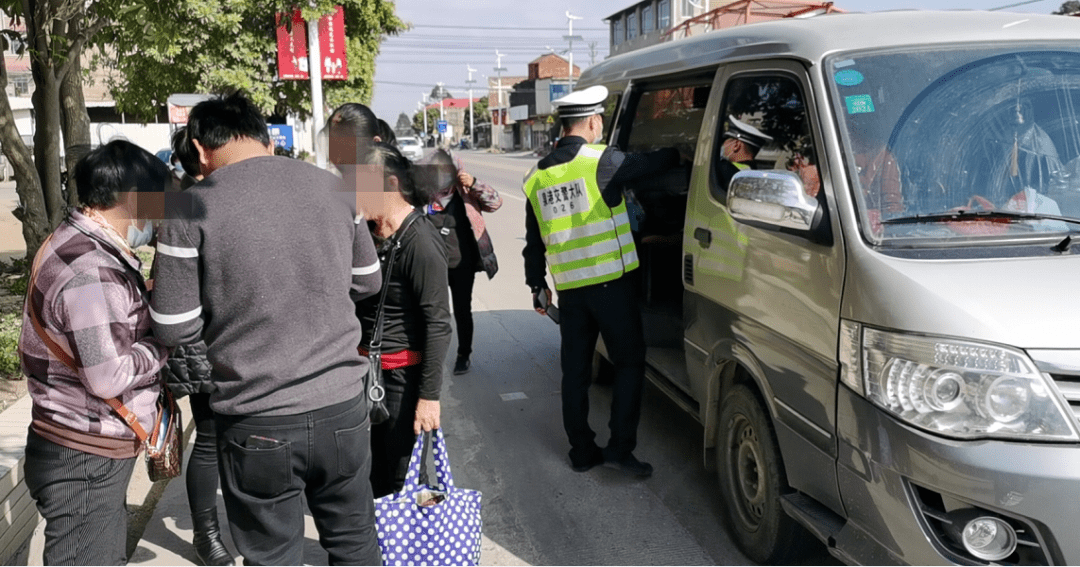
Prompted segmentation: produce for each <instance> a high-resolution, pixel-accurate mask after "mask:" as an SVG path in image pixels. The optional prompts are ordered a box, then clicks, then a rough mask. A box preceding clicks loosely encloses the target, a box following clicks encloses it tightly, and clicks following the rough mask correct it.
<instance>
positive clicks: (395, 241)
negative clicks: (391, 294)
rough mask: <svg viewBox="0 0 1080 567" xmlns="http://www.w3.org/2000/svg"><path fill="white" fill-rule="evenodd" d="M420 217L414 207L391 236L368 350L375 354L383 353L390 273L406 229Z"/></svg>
mask: <svg viewBox="0 0 1080 567" xmlns="http://www.w3.org/2000/svg"><path fill="white" fill-rule="evenodd" d="M418 218H420V212H418V211H417V210H416V209H413V211H412V212H411V213H409V216H408V217H406V219H405V222H404V223H402V225H401V228H400V229H398V231H397V232H395V233H394V235H393V236H391V237H390V257H389V258H387V260H386V270H385V273H383V284H382V293H380V294H379V307H378V309H377V310H376V311H375V329H374V330H373V331H372V332H371V346H370V347H369V348H368V352H369V353H371V354H374V355H378V354H381V350H382V333H383V314H384V313H383V310H384V308H385V307H386V293H387V292H388V291H389V289H390V273H391V272H392V271H393V269H394V260H395V259H396V258H397V252H398V249H399V248H401V239H402V237H404V236H405V231H406V230H408V229H409V227H410V226H412V223H413V221H415V220H416V219H418Z"/></svg>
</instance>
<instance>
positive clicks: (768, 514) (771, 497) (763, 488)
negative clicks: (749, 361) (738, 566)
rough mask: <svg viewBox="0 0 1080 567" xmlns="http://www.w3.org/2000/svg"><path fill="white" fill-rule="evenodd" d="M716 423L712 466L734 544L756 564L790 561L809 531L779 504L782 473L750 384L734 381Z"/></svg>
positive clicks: (783, 483) (769, 428) (768, 426)
mask: <svg viewBox="0 0 1080 567" xmlns="http://www.w3.org/2000/svg"><path fill="white" fill-rule="evenodd" d="M717 427H718V429H719V430H718V431H717V442H718V443H720V445H719V447H718V451H717V457H718V459H719V463H718V465H719V466H717V467H716V470H717V474H718V475H719V481H720V493H721V497H722V499H723V502H724V509H725V514H726V516H727V521H728V525H729V526H730V528H731V534H732V536H734V538H735V543H736V544H737V545H738V546H739V549H740V550H742V552H743V553H744V554H746V556H747V557H749V558H750V559H752V560H754V561H755V562H757V563H765V564H774V565H775V564H781V565H782V564H789V563H791V561H792V560H794V559H796V558H797V557H799V556H800V555H801V553H802V551H804V549H805V546H806V544H807V543H809V541H808V540H809V539H810V534H809V533H808V532H807V531H806V530H805V529H804V528H803V527H802V526H800V525H799V524H798V523H797V522H796V521H795V520H793V519H792V518H791V517H789V516H788V515H787V513H785V512H784V509H783V507H781V505H780V495H781V494H782V493H783V492H784V491H785V490H787V478H786V477H785V475H784V468H783V462H782V459H781V458H780V450H779V446H778V445H777V442H776V435H775V433H774V432H773V428H772V423H771V422H770V420H769V416H768V414H767V413H766V412H765V408H764V407H762V405H761V402H760V401H759V400H758V398H757V396H755V395H754V393H753V392H752V391H751V390H750V389H749V388H747V387H746V386H742V385H739V386H735V387H734V388H733V389H732V390H731V392H730V393H729V394H728V395H727V396H725V397H724V400H723V403H722V407H721V410H720V420H719V422H718V423H717Z"/></svg>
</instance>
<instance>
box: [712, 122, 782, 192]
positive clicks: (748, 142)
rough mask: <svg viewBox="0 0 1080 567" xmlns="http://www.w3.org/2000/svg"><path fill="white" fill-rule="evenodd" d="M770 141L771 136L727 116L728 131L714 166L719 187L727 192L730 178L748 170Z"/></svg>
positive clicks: (725, 132) (725, 133)
mask: <svg viewBox="0 0 1080 567" xmlns="http://www.w3.org/2000/svg"><path fill="white" fill-rule="evenodd" d="M772 141H773V138H772V136H770V135H768V134H766V133H764V132H762V131H761V130H758V129H757V128H754V127H753V126H751V125H749V124H747V123H745V122H743V121H741V120H739V119H737V118H735V117H734V116H731V115H728V129H727V130H726V131H724V142H723V144H722V145H721V146H720V158H721V159H720V162H719V165H717V166H716V175H717V179H719V181H720V186H721V187H723V188H724V190H727V186H728V184H730V183H731V178H732V177H735V174H736V173H738V172H740V171H743V170H746V169H750V162H751V161H752V160H753V159H754V158H755V157H757V154H758V152H760V151H761V148H763V147H764V146H765V145H767V144H768V143H769V142H772Z"/></svg>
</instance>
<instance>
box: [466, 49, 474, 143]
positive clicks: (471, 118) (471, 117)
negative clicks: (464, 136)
mask: <svg viewBox="0 0 1080 567" xmlns="http://www.w3.org/2000/svg"><path fill="white" fill-rule="evenodd" d="M465 69H466V70H467V71H468V72H469V80H467V81H465V83H466V84H468V85H469V146H470V147H472V144H473V143H475V142H476V115H475V114H474V111H473V100H472V85H473V83H475V82H476V81H474V80H473V78H472V74H473V73H475V72H476V69H473V68H472V66H471V65H465Z"/></svg>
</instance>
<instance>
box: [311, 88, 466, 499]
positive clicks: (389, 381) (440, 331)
mask: <svg viewBox="0 0 1080 567" xmlns="http://www.w3.org/2000/svg"><path fill="white" fill-rule="evenodd" d="M373 116H374V115H372V114H371V111H370V110H369V109H368V108H367V107H365V106H363V105H359V104H348V105H345V106H344V107H342V108H339V109H337V110H335V111H334V112H333V113H332V114H331V116H330V120H329V124H328V126H327V130H328V133H329V140H330V156H331V160H332V161H333V162H334V165H335V166H336V167H337V168H338V169H339V170H341V171H342V174H343V177H344V180H345V184H346V187H347V188H348V189H349V190H355V191H356V195H357V209H358V210H359V211H362V212H363V216H364V219H365V220H367V222H368V226H369V227H370V228H371V233H372V238H373V239H374V241H375V246H376V248H377V250H378V252H379V259H380V261H381V262H382V269H383V273H384V277H386V278H387V279H386V280H384V281H386V282H387V283H386V284H385V285H388V286H389V288H388V291H387V295H386V303H385V305H384V307H383V312H384V316H383V335H382V368H383V373H382V376H383V381H384V383H385V387H386V405H387V409H389V411H390V419H389V420H387V421H386V422H384V423H381V424H379V425H375V426H372V428H371V460H372V463H371V487H372V491H373V492H374V495H375V497H376V498H378V497H380V496H385V495H387V494H391V493H393V492H396V491H398V490H400V489H401V487H402V485H403V484H404V481H405V473H406V472H407V470H408V466H409V457H410V456H411V454H412V447H413V444H414V442H415V441H416V435H417V434H419V433H420V432H421V431H431V430H433V429H438V428H439V425H440V407H439V394H440V390H441V389H442V376H443V362H444V360H445V359H446V353H447V351H448V349H449V347H450V336H451V328H450V298H449V293H448V291H447V285H448V284H447V277H446V274H447V267H446V245H445V244H444V243H443V240H442V237H441V236H440V235H439V233H438V231H436V229H435V226H434V225H433V224H431V221H430V220H429V219H428V218H427V215H426V214H425V213H424V212H423V210H422V209H418V207H423V206H425V205H426V204H427V203H429V202H430V200H431V197H432V193H433V192H434V191H435V190H437V188H436V187H429V186H426V185H425V186H423V187H421V186H417V185H416V183H415V179H414V173H415V171H414V166H413V165H412V164H411V163H410V162H409V160H408V159H407V158H405V157H404V156H402V155H401V153H400V152H399V151H398V150H397V148H395V147H393V146H391V145H389V144H386V143H382V142H373V141H372V140H373V138H374V132H375V128H374V126H373V125H374V124H375V121H374V120H372V118H373ZM373 185H374V186H373ZM379 185H381V186H379ZM395 243H400V247H399V248H398V250H397V253H396V256H395V259H394V265H393V268H392V269H391V270H390V273H389V276H386V275H385V274H386V268H387V261H388V260H389V256H390V251H391V247H392V246H394V244H395ZM378 304H379V296H378V295H375V296H372V297H370V298H368V299H365V300H363V301H361V302H360V303H358V304H357V306H356V313H357V316H358V317H359V318H360V326H361V329H362V333H363V337H362V339H361V347H362V352H364V351H363V347H366V346H367V345H369V344H371V335H372V330H373V328H374V323H375V316H376V311H377V310H378Z"/></svg>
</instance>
